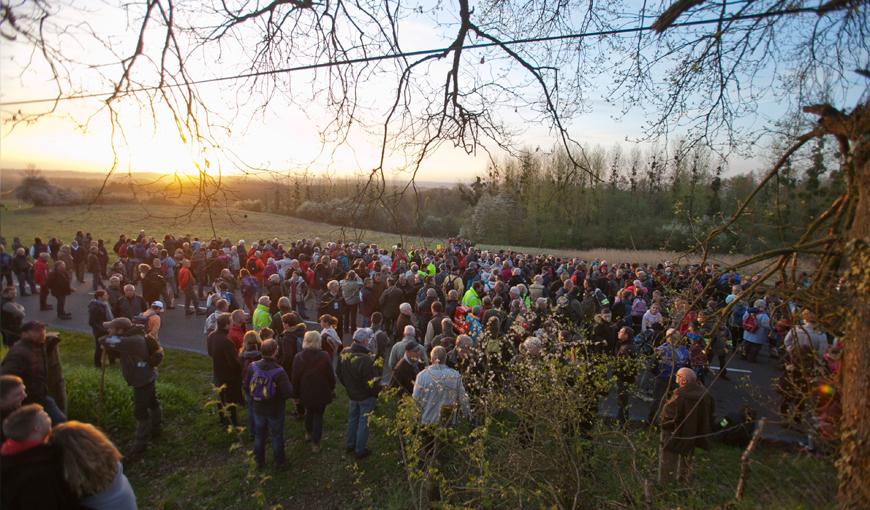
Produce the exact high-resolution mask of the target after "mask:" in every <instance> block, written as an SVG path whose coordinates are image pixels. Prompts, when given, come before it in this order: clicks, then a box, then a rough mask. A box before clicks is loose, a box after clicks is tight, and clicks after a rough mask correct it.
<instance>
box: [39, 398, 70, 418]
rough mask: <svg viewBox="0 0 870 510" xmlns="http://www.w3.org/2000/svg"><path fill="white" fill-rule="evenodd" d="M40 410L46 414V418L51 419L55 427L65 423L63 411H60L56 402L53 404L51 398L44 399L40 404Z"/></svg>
mask: <svg viewBox="0 0 870 510" xmlns="http://www.w3.org/2000/svg"><path fill="white" fill-rule="evenodd" d="M42 409H43V410H44V411H45V412H46V414H48V417H49V418H51V424H52V425H57V424H58V423H63V422H65V421H66V415H65V414H63V411H61V410H60V407H58V405H57V402H55V401H54V399H53V398H52V397H49V396H46V397H45V401H44V402H43V403H42Z"/></svg>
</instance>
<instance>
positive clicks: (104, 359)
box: [97, 347, 109, 426]
mask: <svg viewBox="0 0 870 510" xmlns="http://www.w3.org/2000/svg"><path fill="white" fill-rule="evenodd" d="M108 357H109V356H108V354H107V353H106V349H104V348H102V347H100V397H99V402H97V423H99V424H100V425H101V426H102V425H103V411H104V408H105V405H106V365H108V364H109V360H108Z"/></svg>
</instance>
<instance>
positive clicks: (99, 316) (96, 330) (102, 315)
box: [88, 289, 115, 368]
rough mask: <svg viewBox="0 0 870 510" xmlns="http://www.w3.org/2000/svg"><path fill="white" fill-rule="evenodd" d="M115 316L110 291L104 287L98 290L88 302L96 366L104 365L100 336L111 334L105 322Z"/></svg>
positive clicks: (89, 323)
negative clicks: (110, 300)
mask: <svg viewBox="0 0 870 510" xmlns="http://www.w3.org/2000/svg"><path fill="white" fill-rule="evenodd" d="M114 318H115V317H114V316H113V315H112V308H111V307H110V306H109V293H108V292H106V291H105V290H102V289H100V290H98V291H96V292H95V293H94V299H93V300H91V302H90V303H88V325H89V326H90V327H91V332H92V333H93V334H94V366H95V367H96V368H100V367H101V366H102V365H103V362H102V360H103V347H102V346H101V345H100V338H102V337H104V336H106V335H107V334H109V331H108V330H107V329H106V328H105V327H103V324H104V323H107V322H111V321H112V320H113V319H114Z"/></svg>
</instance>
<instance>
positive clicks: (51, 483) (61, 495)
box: [0, 444, 80, 510]
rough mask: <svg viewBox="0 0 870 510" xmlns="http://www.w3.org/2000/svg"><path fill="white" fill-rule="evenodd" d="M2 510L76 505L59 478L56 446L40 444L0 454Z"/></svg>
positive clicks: (61, 475)
mask: <svg viewBox="0 0 870 510" xmlns="http://www.w3.org/2000/svg"><path fill="white" fill-rule="evenodd" d="M0 458H2V461H0V465H2V479H3V483H2V484H0V494H2V497H0V502H2V505H0V506H2V507H3V510H35V509H65V508H80V507H79V505H78V502H77V501H76V498H75V496H73V495H72V493H70V492H69V490H68V489H67V488H66V485H65V484H64V480H63V464H62V459H61V452H60V449H59V448H57V447H56V446H53V445H49V444H41V445H38V446H34V447H33V448H29V449H27V450H24V451H22V452H19V453H15V454H12V455H2V456H0Z"/></svg>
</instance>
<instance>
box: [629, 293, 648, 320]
mask: <svg viewBox="0 0 870 510" xmlns="http://www.w3.org/2000/svg"><path fill="white" fill-rule="evenodd" d="M646 310H647V308H646V301H644V300H643V298H639V297H637V298H634V301H632V302H631V315H635V316H637V315H640V316H643V314H645V313H646Z"/></svg>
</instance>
